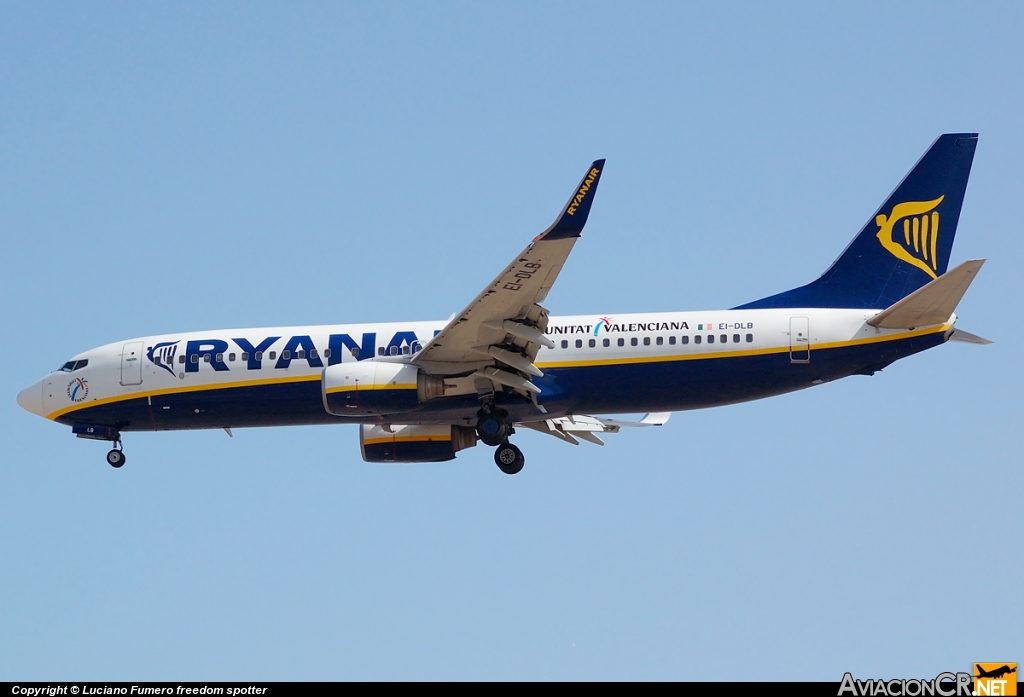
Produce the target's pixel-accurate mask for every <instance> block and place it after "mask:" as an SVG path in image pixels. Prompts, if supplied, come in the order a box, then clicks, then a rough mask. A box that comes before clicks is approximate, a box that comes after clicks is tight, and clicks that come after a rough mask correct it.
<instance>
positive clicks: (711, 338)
mask: <svg viewBox="0 0 1024 697" xmlns="http://www.w3.org/2000/svg"><path fill="white" fill-rule="evenodd" d="M708 343H709V344H713V343H715V335H714V334H708Z"/></svg>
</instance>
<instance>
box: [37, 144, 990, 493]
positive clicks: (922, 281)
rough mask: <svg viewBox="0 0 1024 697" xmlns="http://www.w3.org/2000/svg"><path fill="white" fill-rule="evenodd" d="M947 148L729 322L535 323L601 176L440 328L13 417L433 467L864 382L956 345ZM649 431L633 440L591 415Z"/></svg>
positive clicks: (333, 346)
mask: <svg viewBox="0 0 1024 697" xmlns="http://www.w3.org/2000/svg"><path fill="white" fill-rule="evenodd" d="M977 142H978V141H977V134H975V133H952V134H947V135H943V136H940V137H939V138H938V140H936V141H935V143H934V144H933V145H932V146H931V148H929V149H928V151H927V152H926V153H925V154H924V156H923V157H922V158H921V160H920V161H918V163H917V164H916V165H915V166H914V168H913V169H912V170H911V171H910V173H909V174H908V175H907V176H906V178H904V180H903V181H902V182H901V183H900V184H899V186H898V187H897V188H896V190H895V191H894V192H893V193H892V195H890V196H889V198H888V199H886V201H885V202H884V203H883V204H882V206H881V208H879V209H878V211H876V213H875V214H874V215H873V216H871V218H870V220H869V221H868V223H867V225H865V226H864V228H863V229H862V230H861V231H860V233H859V234H858V235H857V236H856V237H855V238H854V240H853V242H851V243H850V245H849V246H848V247H847V248H846V250H845V251H844V252H843V253H842V254H841V255H840V256H839V258H838V259H837V260H836V261H835V262H834V263H833V264H832V266H831V267H829V269H828V270H827V271H826V272H825V273H824V274H823V275H822V276H821V277H820V278H818V279H817V280H815V281H812V282H811V283H808V284H807V285H804V286H800V287H798V288H794V289H792V290H789V291H786V292H783V293H779V294H778V295H773V296H770V297H767V298H763V299H761V300H756V301H754V302H750V303H747V304H745V305H740V306H739V307H735V308H732V309H730V310H711V311H701V312H666V313H642V314H630V315H625V314H615V315H606V316H590V315H583V316H552V315H550V314H549V312H548V310H547V309H546V308H545V307H544V306H543V305H542V304H541V303H543V302H544V301H545V298H546V297H547V295H548V292H549V291H550V290H551V287H552V286H553V284H554V283H555V281H556V280H557V278H558V274H559V272H560V271H561V269H562V266H563V265H564V264H565V263H566V261H567V260H568V257H569V253H570V252H571V251H572V249H573V246H574V245H575V244H576V241H577V240H578V239H579V237H580V234H581V232H582V231H583V227H584V225H585V224H586V222H587V217H588V216H589V214H590V210H591V206H592V204H593V201H594V196H595V194H596V192H597V187H598V183H599V182H600V180H601V173H602V171H603V170H604V160H597V161H596V162H594V163H593V164H592V165H591V166H590V167H589V168H587V173H586V175H585V176H584V177H583V180H582V181H581V182H580V184H579V186H577V187H576V189H575V190H574V191H573V194H572V196H571V197H570V198H569V201H568V203H566V205H565V207H564V208H563V209H562V212H561V213H560V214H559V216H558V218H557V219H556V220H555V222H554V223H553V224H552V225H551V227H549V228H548V229H547V230H545V231H544V232H543V233H541V234H540V235H538V236H537V237H535V238H534V239H533V241H532V242H530V244H529V245H527V247H526V249H524V250H523V251H522V253H521V254H519V255H517V256H516V258H515V259H513V261H512V263H510V264H509V265H508V266H507V267H505V269H504V270H503V271H502V272H501V273H500V274H498V276H497V278H495V279H494V281H493V282H491V283H490V284H488V285H487V287H486V288H484V289H483V291H481V292H480V294H479V295H477V296H476V297H475V298H474V299H473V301H472V302H470V303H469V305H467V306H466V308H465V309H464V310H463V311H462V312H459V313H458V314H456V315H454V316H453V317H452V318H451V319H450V320H449V321H447V322H445V321H435V322H406V323H388V324H366V325H330V326H315V327H272V328H261V329H236V330H226V331H204V332H191V333H179V334H165V335H161V336H149V337H142V338H138V339H131V340H129V341H119V342H116V343H113V344H108V345H106V346H101V347H99V348H95V349H92V350H89V351H86V352H84V353H81V354H78V355H77V356H75V357H73V358H72V359H71V360H69V361H67V362H66V363H64V364H63V365H62V366H61V367H60V368H59V369H58V370H57V371H55V372H53V373H51V374H49V375H47V376H46V377H44V378H43V379H42V380H39V381H38V382H36V383H34V384H33V385H31V386H30V387H27V388H25V389H24V390H23V391H22V392H21V393H20V394H19V395H18V404H20V405H21V406H22V407H24V408H25V409H27V410H28V411H30V412H32V413H34V414H38V415H39V416H43V417H45V418H47V419H50V420H53V421H56V422H58V423H61V424H64V425H66V426H70V427H71V430H72V433H74V434H75V435H77V436H79V437H81V438H92V439H97V440H106V441H110V442H112V443H113V446H114V447H113V449H112V450H111V451H110V452H109V453H108V454H107V461H108V462H109V463H110V464H111V465H113V466H114V467H120V466H121V465H123V464H124V462H125V457H124V453H123V450H122V445H121V437H122V434H124V433H126V432H131V431H162V430H178V429H198V428H223V429H225V430H227V431H228V433H229V434H230V433H231V429H232V428H240V427H246V426H283V425H292V424H321V423H323V424H326V423H333V424H339V423H342V424H344V423H347V424H356V425H358V427H359V443H360V448H361V451H362V456H363V459H364V460H366V461H368V462H437V461H442V460H450V459H452V458H453V457H455V453H456V452H458V451H459V450H462V449H464V448H469V447H472V446H475V445H476V443H477V441H478V440H479V441H482V442H483V443H485V444H487V445H489V446H492V447H494V448H495V452H494V460H495V462H496V463H497V465H498V467H499V468H500V469H501V470H502V471H503V472H506V473H508V474H514V473H516V472H519V471H520V470H521V469H522V467H523V462H524V458H523V454H522V452H521V451H520V450H519V448H517V447H516V446H515V445H513V444H512V443H510V442H509V438H510V437H511V436H512V435H513V434H514V433H515V432H516V430H517V429H521V428H530V429H534V430H537V431H540V432H542V433H547V434H550V435H552V436H554V437H556V438H558V439H560V440H563V441H566V442H568V443H572V444H578V443H579V441H580V440H586V441H590V442H592V443H597V444H602V442H603V441H602V440H601V435H602V434H607V433H615V432H617V431H619V430H620V429H621V428H623V427H627V426H652V425H660V424H663V423H665V421H666V420H667V419H668V416H669V413H671V412H673V411H683V410H687V409H699V408H704V407H713V406H718V405H723V404H734V403H737V402H743V401H747V400H752V399H760V398H762V397H770V396H772V395H778V394H783V393H786V392H791V391H794V390H800V389H803V388H806V387H812V386H814V385H820V384H822V383H826V382H829V381H832V380H836V379H838V378H842V377H847V376H849V375H870V374H872V373H874V372H875V371H877V370H880V369H882V368H884V367H885V366H887V365H889V364H890V363H892V362H893V361H896V360H898V359H900V358H904V357H906V356H909V355H911V354H914V353H917V352H919V351H924V350H925V349H929V348H932V347H934V346H938V345H940V344H942V343H944V342H946V341H948V340H950V339H955V340H961V341H968V342H973V343H988V342H987V341H986V340H984V339H981V338H980V337H977V336H974V335H972V334H969V333H967V332H964V331H963V330H960V329H956V328H954V323H955V322H956V315H955V314H954V310H955V309H956V306H957V304H958V303H959V301H960V299H961V298H962V297H963V294H964V293H965V292H966V290H967V287H968V286H969V285H970V283H971V281H973V279H974V277H975V275H976V274H977V272H978V270H979V269H980V268H981V265H982V264H983V263H984V260H978V261H967V262H964V263H962V264H960V265H959V266H957V267H956V268H954V269H952V270H950V271H947V266H948V264H949V258H950V252H951V250H952V247H953V237H954V235H955V234H956V228H957V222H958V220H959V217H960V208H961V205H962V203H963V198H964V192H965V190H966V188H967V179H968V176H969V174H970V170H971V163H972V161H973V159H974V151H975V146H976V145H977ZM636 412H649V413H648V414H647V416H645V417H644V418H643V419H641V420H640V421H637V422H629V421H620V420H617V419H614V418H607V417H604V416H599V415H601V414H622V413H636Z"/></svg>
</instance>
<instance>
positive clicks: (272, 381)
mask: <svg viewBox="0 0 1024 697" xmlns="http://www.w3.org/2000/svg"><path fill="white" fill-rule="evenodd" d="M319 380H320V375H291V376H288V377H281V378H263V379H256V380H237V381H234V382H216V383H206V384H203V385H182V386H180V387H167V388H164V389H161V390H146V391H142V392H132V393H130V394H119V395H114V396H113V397H102V398H100V399H96V400H93V401H91V402H83V403H82V404H75V405H73V406H70V407H64V408H63V409H58V410H57V411H55V412H53V413H52V414H48V415H47V416H46V418H48V419H51V420H53V419H56V418H58V417H60V416H64V414H70V413H71V412H73V411H79V410H81V409H88V408H89V407H98V406H102V405H104V404H113V403H114V402H126V401H128V400H130V399H141V398H143V397H157V396H160V395H165V394H186V393H188V392H206V391H207V390H230V389H233V388H236V387H258V386H260V385H286V384H289V383H293V382H314V381H317V382H319Z"/></svg>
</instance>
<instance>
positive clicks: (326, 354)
mask: <svg viewBox="0 0 1024 697" xmlns="http://www.w3.org/2000/svg"><path fill="white" fill-rule="evenodd" d="M330 357H331V350H330V349H324V358H330Z"/></svg>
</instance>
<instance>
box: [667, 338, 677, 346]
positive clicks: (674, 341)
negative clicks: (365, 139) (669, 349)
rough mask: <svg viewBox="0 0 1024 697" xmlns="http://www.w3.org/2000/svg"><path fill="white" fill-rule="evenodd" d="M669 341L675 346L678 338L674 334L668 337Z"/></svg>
mask: <svg viewBox="0 0 1024 697" xmlns="http://www.w3.org/2000/svg"><path fill="white" fill-rule="evenodd" d="M668 343H670V344H671V345H672V346H675V345H676V338H675V337H674V336H670V337H669V338H668Z"/></svg>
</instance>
